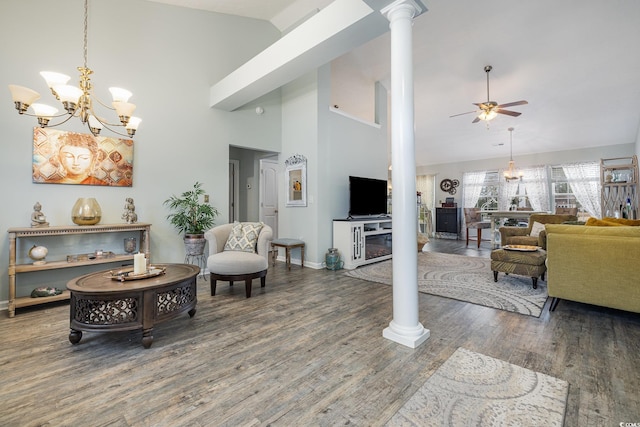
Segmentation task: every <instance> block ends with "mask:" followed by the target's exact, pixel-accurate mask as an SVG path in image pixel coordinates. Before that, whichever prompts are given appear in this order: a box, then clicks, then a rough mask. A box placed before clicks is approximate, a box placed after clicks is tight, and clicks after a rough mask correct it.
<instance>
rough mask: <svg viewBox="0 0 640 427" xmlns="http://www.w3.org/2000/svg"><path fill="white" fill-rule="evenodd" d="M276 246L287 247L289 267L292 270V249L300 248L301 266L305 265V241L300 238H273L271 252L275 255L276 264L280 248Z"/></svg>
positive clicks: (286, 254)
mask: <svg viewBox="0 0 640 427" xmlns="http://www.w3.org/2000/svg"><path fill="white" fill-rule="evenodd" d="M275 247H281V248H284V249H285V256H286V261H287V267H288V268H289V270H291V249H293V248H300V266H301V267H304V242H303V241H302V240H298V239H273V240H272V241H271V253H272V257H273V265H276V258H277V256H278V250H277V249H275Z"/></svg>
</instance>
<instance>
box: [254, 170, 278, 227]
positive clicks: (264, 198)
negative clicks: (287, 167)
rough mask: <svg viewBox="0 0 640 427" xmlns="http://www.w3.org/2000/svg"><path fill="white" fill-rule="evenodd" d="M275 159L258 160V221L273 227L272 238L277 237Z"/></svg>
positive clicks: (276, 174)
mask: <svg viewBox="0 0 640 427" xmlns="http://www.w3.org/2000/svg"><path fill="white" fill-rule="evenodd" d="M279 170H280V166H279V165H278V162H277V161H275V160H269V159H261V160H260V195H259V197H260V214H259V215H260V221H262V222H264V223H265V224H267V225H268V226H269V227H271V228H272V229H273V238H274V239H275V238H277V237H278V172H279Z"/></svg>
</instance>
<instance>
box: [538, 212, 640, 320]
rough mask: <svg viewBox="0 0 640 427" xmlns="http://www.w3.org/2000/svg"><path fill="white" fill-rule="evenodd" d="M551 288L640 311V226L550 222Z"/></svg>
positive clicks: (553, 292) (559, 294)
mask: <svg viewBox="0 0 640 427" xmlns="http://www.w3.org/2000/svg"><path fill="white" fill-rule="evenodd" d="M546 234H547V276H548V277H547V289H548V292H549V296H550V297H553V298H554V300H553V302H552V304H551V307H550V309H551V310H553V309H555V306H556V304H557V302H558V300H559V299H566V300H571V301H577V302H582V303H587V304H593V305H599V306H603V307H610V308H615V309H619V310H626V311H631V312H635V313H640V227H632V226H618V227H596V226H586V225H564V224H547V225H546Z"/></svg>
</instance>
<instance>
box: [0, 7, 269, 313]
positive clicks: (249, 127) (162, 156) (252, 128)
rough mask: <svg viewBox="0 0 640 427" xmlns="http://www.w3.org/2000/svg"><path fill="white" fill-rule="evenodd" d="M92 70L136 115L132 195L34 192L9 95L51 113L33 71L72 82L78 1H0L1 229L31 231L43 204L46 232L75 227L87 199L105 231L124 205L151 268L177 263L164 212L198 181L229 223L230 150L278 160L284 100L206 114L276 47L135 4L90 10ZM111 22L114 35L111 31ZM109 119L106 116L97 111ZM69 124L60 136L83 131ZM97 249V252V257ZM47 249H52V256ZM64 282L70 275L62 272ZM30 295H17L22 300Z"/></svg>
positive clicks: (208, 19) (193, 17) (216, 23)
mask: <svg viewBox="0 0 640 427" xmlns="http://www.w3.org/2000/svg"><path fill="white" fill-rule="evenodd" d="M89 6H90V11H89V64H88V65H89V67H91V68H92V69H93V70H94V72H95V73H94V75H93V77H92V81H93V83H94V87H95V90H96V92H97V95H98V96H99V97H100V98H102V99H105V100H106V99H108V92H107V88H108V87H109V86H122V87H125V88H127V89H129V90H131V91H132V92H133V93H134V96H133V97H132V98H131V102H134V103H136V104H137V106H138V109H137V111H136V115H139V116H140V117H142V119H143V121H142V123H141V125H140V129H139V131H138V134H137V135H136V137H135V143H134V158H135V160H134V161H135V163H134V178H133V187H130V188H104V187H94V186H79V185H51V184H34V183H32V179H31V157H32V138H33V126H35V123H36V121H35V119H34V118H31V117H21V116H19V115H18V113H17V112H16V110H15V109H14V106H13V103H12V102H11V97H10V95H9V91H8V90H7V89H6V85H7V84H10V83H13V84H19V85H24V86H27V87H31V88H32V89H35V90H37V91H38V92H40V93H41V94H42V100H41V101H42V102H45V103H53V102H55V100H52V97H51V96H50V94H49V93H47V92H48V89H47V87H46V85H45V84H44V81H43V80H42V78H41V77H40V75H39V71H41V70H47V69H51V70H53V71H59V72H64V73H66V74H69V75H71V76H72V80H71V82H73V83H74V84H75V83H76V82H77V80H78V78H77V71H76V67H78V66H80V65H82V61H83V56H82V55H83V52H82V35H83V28H82V21H83V5H82V2H81V1H79V0H73V1H71V0H58V1H55V2H53V1H47V0H29V1H23V0H4V1H2V2H1V3H0V39H1V40H3V42H2V43H1V44H0V57H1V58H2V67H0V83H1V84H2V86H3V87H4V88H5V89H2V90H0V93H3V94H4V95H3V96H2V97H0V101H2V102H0V128H2V130H3V136H2V146H3V155H2V156H1V157H0V178H1V181H2V183H3V184H2V187H1V189H0V196H1V200H3V203H4V205H3V209H2V210H1V211H0V228H1V229H2V230H7V229H8V228H10V227H19V226H29V224H30V215H31V212H32V207H33V205H34V204H35V202H36V201H39V202H40V203H41V204H42V206H43V208H42V211H43V212H44V213H45V214H46V215H47V218H48V221H49V222H50V223H51V225H71V224H72V222H71V218H70V210H71V207H72V206H73V203H74V202H75V200H76V199H77V198H78V197H85V196H88V197H95V198H97V200H98V202H99V203H100V205H101V207H102V210H103V220H102V223H105V224H108V223H120V222H122V220H121V218H120V216H121V214H122V211H123V206H124V200H125V198H126V197H132V198H133V199H134V200H135V205H136V212H137V213H138V216H139V221H140V222H150V223H152V227H151V252H152V261H153V262H182V260H183V259H184V249H183V244H182V240H181V237H180V236H178V234H177V232H176V231H175V230H174V229H173V228H172V227H171V226H170V225H169V224H168V222H167V221H166V215H167V214H168V211H167V210H166V209H165V207H164V206H163V204H162V202H163V201H164V200H165V199H167V198H168V197H169V196H170V195H171V194H178V193H181V192H183V191H185V190H187V189H189V188H190V187H191V186H192V185H193V183H194V182H195V181H200V182H202V183H204V188H205V189H206V190H207V192H208V193H209V194H210V196H211V203H212V204H213V205H214V206H216V207H217V208H218V209H219V210H220V212H221V216H220V217H219V218H218V219H217V221H216V222H217V223H218V224H220V223H224V222H226V221H227V216H228V212H227V209H228V206H227V205H228V203H227V200H228V181H227V171H228V159H229V146H230V145H235V146H240V147H248V148H259V149H263V150H267V151H274V152H278V151H280V127H281V116H280V94H279V91H275V92H273V93H271V94H268V95H266V96H264V97H263V98H262V99H260V100H259V102H260V105H261V106H263V108H264V109H265V114H264V115H261V116H258V115H256V113H255V104H251V105H247V106H246V107H243V108H241V109H239V110H237V111H235V112H231V113H228V112H222V111H219V110H213V109H210V108H209V107H208V95H209V88H210V86H211V85H212V84H213V83H215V82H217V81H218V80H220V79H221V78H222V77H224V76H226V75H227V74H228V73H229V72H231V71H232V70H234V69H235V68H237V67H238V66H239V65H241V64H242V63H244V62H245V61H246V60H248V59H249V58H251V57H252V56H254V55H255V54H257V53H258V52H260V51H262V50H263V49H264V48H265V47H266V46H268V45H269V44H271V43H272V42H273V41H274V40H276V39H277V38H278V37H279V33H278V31H277V30H276V29H275V28H274V27H273V26H272V25H271V24H269V23H267V22H264V21H258V20H253V19H246V18H240V17H234V16H230V15H222V14H216V13H210V12H203V11H197V10H194V9H188V8H179V7H173V6H168V5H164V4H159V3H155V2H149V1H143V0H109V1H97V0H96V1H92V2H90V5H89ZM115 22H117V23H118V27H117V28H116V27H115V26H114V23H115ZM105 115H108V114H106V113H105ZM75 121H76V120H75V119H73V120H72V121H70V122H68V123H67V124H65V125H63V126H62V127H61V128H62V129H64V130H70V131H81V132H87V130H86V128H84V127H80V126H78V125H76V124H75ZM96 249H97V248H96ZM52 254H53V251H50V256H52ZM8 257H9V248H8V239H7V238H6V237H5V238H3V239H0V266H7V265H8V262H9V259H8ZM4 271H5V273H3V274H2V275H0V305H1V304H2V302H5V301H6V300H7V298H8V290H7V289H8V288H7V287H8V277H7V274H6V269H4ZM65 273H66V275H67V276H66V277H68V273H69V272H68V271H67V272H65ZM30 291H31V288H28V289H22V290H21V292H20V293H19V294H21V295H25V294H28V293H29V292H30Z"/></svg>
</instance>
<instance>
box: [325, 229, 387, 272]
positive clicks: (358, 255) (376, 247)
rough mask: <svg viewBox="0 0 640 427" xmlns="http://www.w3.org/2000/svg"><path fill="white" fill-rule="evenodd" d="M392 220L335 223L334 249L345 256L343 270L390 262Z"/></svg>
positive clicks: (343, 257)
mask: <svg viewBox="0 0 640 427" xmlns="http://www.w3.org/2000/svg"><path fill="white" fill-rule="evenodd" d="M392 233H393V231H392V223H391V217H380V218H353V219H335V220H333V247H334V248H336V249H338V251H339V252H340V255H342V261H343V262H344V268H346V269H347V270H353V269H354V268H356V267H359V266H361V265H365V264H371V263H373V262H378V261H383V260H385V259H390V258H391V257H392V254H391V236H392Z"/></svg>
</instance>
